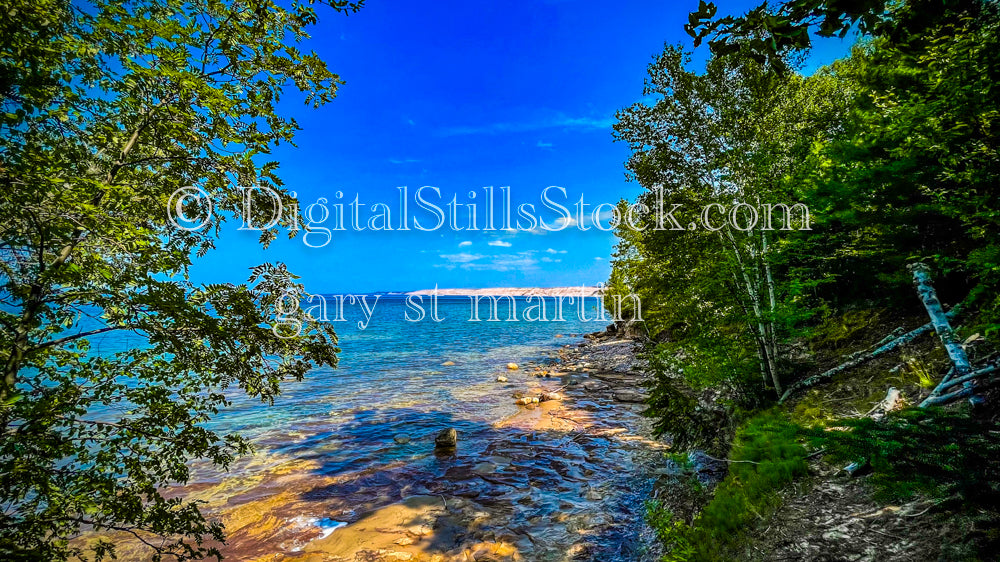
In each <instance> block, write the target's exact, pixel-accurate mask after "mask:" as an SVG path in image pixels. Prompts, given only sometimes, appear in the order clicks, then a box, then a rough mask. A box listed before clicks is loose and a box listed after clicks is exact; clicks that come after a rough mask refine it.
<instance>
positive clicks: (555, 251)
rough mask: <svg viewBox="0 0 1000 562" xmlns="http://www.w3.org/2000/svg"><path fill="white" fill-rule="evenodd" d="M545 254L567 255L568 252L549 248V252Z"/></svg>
mask: <svg viewBox="0 0 1000 562" xmlns="http://www.w3.org/2000/svg"><path fill="white" fill-rule="evenodd" d="M545 252H546V253H548V254H565V253H566V250H555V249H552V248H549V249H548V250H545Z"/></svg>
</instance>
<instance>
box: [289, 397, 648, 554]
mask: <svg viewBox="0 0 1000 562" xmlns="http://www.w3.org/2000/svg"><path fill="white" fill-rule="evenodd" d="M619 413H621V412H619ZM629 413H630V414H632V415H634V413H631V412H629ZM446 428H454V429H456V430H457V431H458V435H459V443H458V447H457V448H456V449H454V450H453V451H444V452H442V451H435V448H434V439H435V437H436V435H437V434H438V432H440V431H441V430H443V429H446ZM318 429H319V428H316V430H310V433H311V432H312V431H315V433H312V434H311V435H309V436H308V437H307V438H305V439H302V440H300V441H297V442H295V443H292V444H286V445H285V446H280V445H278V444H277V443H275V444H274V445H276V446H277V447H276V448H277V449H278V450H280V451H281V452H282V453H285V454H288V455H291V456H294V457H297V458H302V459H308V460H310V461H313V463H314V464H313V466H314V467H315V468H314V469H313V470H312V472H313V473H314V474H315V475H317V476H322V477H328V478H330V477H332V480H333V481H332V482H329V483H324V484H321V485H317V486H315V487H310V488H308V489H304V490H302V491H301V492H300V493H299V495H298V499H299V500H301V501H303V502H307V503H310V504H314V505H313V506H311V507H312V508H313V509H314V511H312V513H316V512H321V514H322V516H323V517H325V518H329V519H332V520H336V521H342V522H346V523H357V522H360V521H363V520H364V519H365V518H367V517H369V516H371V514H372V513H373V512H374V511H375V510H378V509H380V508H383V507H386V506H389V505H391V504H395V503H398V502H401V501H403V500H405V499H407V498H412V497H414V496H437V497H440V498H441V504H442V506H446V507H447V509H446V515H447V516H448V521H449V523H450V525H449V528H447V529H444V528H441V529H435V532H434V533H433V534H432V535H431V536H429V537H428V540H429V542H427V541H425V542H424V543H422V545H423V547H424V548H426V549H428V551H435V552H444V553H449V552H456V551H459V550H461V549H462V548H463V545H468V544H473V543H476V542H485V541H496V542H505V543H509V544H513V545H515V546H516V547H517V549H518V551H519V552H520V553H521V556H522V557H523V558H524V559H526V560H561V559H567V555H566V553H567V552H574V553H575V555H574V556H573V559H577V560H602V561H616V560H622V561H624V560H639V559H641V552H640V550H641V549H640V544H639V541H638V530H639V524H640V522H641V520H642V516H643V500H644V499H645V498H646V497H647V496H648V492H649V489H650V487H651V486H652V480H653V478H652V476H651V475H650V474H648V473H647V474H643V463H642V462H641V459H639V457H641V456H642V455H647V456H648V455H650V452H649V451H648V450H644V449H642V447H639V446H636V445H634V444H632V443H630V442H628V441H621V440H619V439H618V438H617V437H616V435H615V434H613V433H612V434H608V433H609V432H600V431H598V432H585V431H573V430H569V431H561V430H553V429H546V430H538V431H529V430H523V429H518V428H512V427H495V426H493V425H490V424H487V423H483V422H473V421H469V420H467V419H458V418H456V417H454V416H453V415H452V414H450V413H448V412H443V411H432V412H427V411H421V410H416V409H408V408H400V409H389V410H377V411H376V410H360V411H356V412H354V413H353V415H352V417H351V418H350V419H349V420H347V421H344V422H343V423H340V424H338V425H337V426H336V427H335V428H331V429H327V430H322V431H320V430H318ZM397 439H398V440H400V441H406V442H405V443H398V442H397ZM407 439H408V441H407ZM335 532H336V531H335Z"/></svg>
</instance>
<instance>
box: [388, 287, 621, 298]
mask: <svg viewBox="0 0 1000 562" xmlns="http://www.w3.org/2000/svg"><path fill="white" fill-rule="evenodd" d="M403 294H405V295H407V296H411V295H413V296H430V295H434V294H437V295H438V296H442V297H451V296H457V297H475V296H483V297H485V296H492V297H579V296H584V297H599V296H601V294H602V290H601V288H599V287H548V288H545V287H491V288H486V289H422V290H419V291H410V292H408V293H403Z"/></svg>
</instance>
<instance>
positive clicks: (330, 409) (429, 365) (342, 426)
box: [93, 296, 607, 474]
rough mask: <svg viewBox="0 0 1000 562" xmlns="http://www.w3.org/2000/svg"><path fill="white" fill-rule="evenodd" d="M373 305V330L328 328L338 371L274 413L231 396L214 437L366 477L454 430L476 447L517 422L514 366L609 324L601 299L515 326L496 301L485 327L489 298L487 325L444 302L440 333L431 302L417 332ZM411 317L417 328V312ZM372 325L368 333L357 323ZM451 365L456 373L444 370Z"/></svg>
mask: <svg viewBox="0 0 1000 562" xmlns="http://www.w3.org/2000/svg"><path fill="white" fill-rule="evenodd" d="M328 303H329V306H330V309H329V314H328V317H330V318H333V317H334V316H335V314H334V312H333V307H334V300H333V299H332V298H328ZM368 303H369V306H371V305H372V303H375V305H374V308H373V313H372V315H371V317H370V318H369V319H366V318H365V316H364V314H363V313H362V311H361V309H360V307H358V306H349V305H345V307H344V319H343V320H342V321H337V322H332V324H333V326H334V329H335V331H336V333H337V336H338V338H339V343H338V345H339V347H340V349H341V353H340V354H339V364H338V366H337V368H335V369H332V368H329V367H319V368H315V369H313V370H311V371H310V372H309V373H308V374H307V375H306V378H305V379H304V380H303V381H299V382H295V381H291V382H287V383H285V384H284V386H283V389H282V394H281V396H280V397H278V399H277V400H276V401H275V403H274V404H273V405H271V406H268V405H265V404H261V403H260V402H259V401H258V400H253V399H249V398H246V397H245V396H243V395H241V394H239V393H238V391H234V392H233V393H231V398H232V402H233V403H232V405H231V406H230V407H228V408H226V409H224V410H222V411H221V412H220V414H219V415H218V416H216V418H215V419H214V420H213V421H212V422H211V423H210V424H209V425H210V427H211V428H212V429H214V430H217V431H219V432H222V433H229V432H238V433H241V434H243V435H244V436H246V437H249V438H251V439H252V440H253V441H254V442H255V444H256V445H257V446H258V448H259V449H260V450H261V451H262V452H271V453H278V454H281V455H282V456H286V457H288V456H290V457H294V458H296V459H313V458H321V459H322V461H323V465H324V467H325V469H324V470H325V471H326V472H327V473H328V474H338V473H342V472H345V471H357V470H362V469H364V468H366V467H368V466H370V465H373V464H377V463H385V462H389V461H393V460H398V459H401V458H408V457H410V456H412V455H415V454H417V452H418V451H419V450H420V449H421V446H420V442H419V440H420V439H421V438H427V437H428V436H433V434H435V433H436V432H437V431H440V430H441V429H444V428H446V427H455V428H456V429H458V430H459V432H460V433H462V434H463V439H475V438H476V436H477V433H479V432H480V430H481V428H483V427H485V425H484V424H489V423H492V422H495V421H498V420H500V419H503V418H505V417H507V416H509V415H511V414H513V413H515V412H516V411H517V406H515V405H514V404H513V400H511V399H508V398H509V392H507V391H504V392H503V395H504V399H498V397H497V394H498V384H497V382H496V377H497V375H498V374H500V373H502V372H505V371H506V364H507V363H509V362H514V363H523V362H524V361H529V360H534V361H542V360H545V357H546V352H550V354H551V352H553V351H555V350H557V349H558V348H559V347H561V346H563V345H567V344H575V343H576V342H578V341H581V340H580V338H579V336H581V335H582V334H583V333H586V332H593V331H598V330H602V329H604V327H605V326H606V325H607V321H599V320H595V318H596V317H597V316H598V314H599V306H598V305H599V301H598V299H596V298H587V299H585V301H584V308H583V313H582V315H581V313H580V308H579V307H578V306H575V305H572V304H571V303H570V301H569V299H566V300H565V301H564V305H563V314H562V318H563V321H545V322H530V321H525V320H524V319H523V313H524V311H525V308H526V306H527V305H528V304H529V303H527V302H526V301H525V299H523V298H519V299H516V311H517V315H518V321H509V320H507V318H508V317H509V316H508V314H509V309H508V304H507V301H506V300H501V302H500V307H499V311H498V314H499V318H500V320H498V321H488V320H487V319H488V318H489V317H490V310H489V301H488V299H483V300H481V301H480V302H479V314H478V317H479V318H480V321H470V318H471V316H472V314H471V303H470V299H469V298H467V297H441V298H440V299H439V308H438V317H439V318H442V321H441V322H435V321H433V320H432V319H431V317H430V304H429V303H430V299H429V298H427V297H425V298H424V308H425V309H426V312H427V316H426V317H425V318H424V319H423V320H422V321H420V322H410V321H407V320H406V319H405V318H406V316H405V314H406V313H407V311H408V309H407V307H406V305H405V301H404V299H403V298H402V297H399V296H381V297H380V298H379V299H378V301H377V303H376V301H375V298H374V296H369V297H368ZM533 303H537V299H536V300H535V301H533ZM546 304H547V308H546V314H547V317H548V318H550V320H551V319H552V318H554V317H555V313H554V311H555V305H554V300H553V299H551V298H548V299H546ZM307 307H308V305H304V306H303V308H307ZM317 314H318V313H317ZM409 314H410V317H411V318H414V317H415V311H414V310H413V309H412V308H411V309H409ZM532 317H533V318H534V317H535V316H534V315H533V316H532ZM582 318H586V319H587V320H586V321H584V320H583V319H582ZM366 320H367V326H366V327H365V329H361V328H360V327H359V325H358V323H359V322H365V321H366ZM557 334H561V335H563V336H565V337H563V338H557V337H556V335H557ZM134 345H141V340H140V339H139V338H138V337H137V336H135V335H134V334H128V333H126V334H107V335H104V336H98V337H96V338H94V340H93V349H94V350H95V351H97V352H99V353H112V352H115V351H119V350H122V349H127V348H129V347H130V346H134ZM446 361H451V362H453V363H454V365H451V366H444V365H442V364H443V363H445V362H446ZM400 433H405V434H407V436H408V437H410V438H411V440H412V442H411V444H410V445H409V446H404V447H399V446H398V445H397V444H396V443H395V441H393V437H394V436H395V435H397V434H400Z"/></svg>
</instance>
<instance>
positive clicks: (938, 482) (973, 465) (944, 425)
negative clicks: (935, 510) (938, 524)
mask: <svg viewBox="0 0 1000 562" xmlns="http://www.w3.org/2000/svg"><path fill="white" fill-rule="evenodd" d="M837 426H838V429H836V430H832V431H831V430H830V429H829V428H824V427H822V426H816V427H813V428H811V429H809V430H806V431H805V432H804V433H805V434H806V435H808V436H809V437H810V439H811V441H812V442H813V444H814V445H816V446H817V447H820V448H823V449H825V450H826V458H827V459H828V460H833V461H835V462H839V463H846V462H859V461H867V462H868V463H869V464H870V465H871V468H872V476H871V478H870V479H869V481H870V482H871V483H872V484H873V485H874V486H875V490H876V499H880V500H883V501H898V500H905V499H908V498H910V497H912V496H913V495H914V494H915V493H923V494H927V495H930V496H937V497H948V496H952V495H954V496H957V497H959V498H961V499H962V500H963V502H966V503H967V504H968V505H986V506H989V505H1000V435H998V434H997V432H996V431H995V429H996V428H995V427H985V426H984V422H983V421H982V420H979V419H976V418H974V417H972V416H970V415H968V414H967V413H964V412H955V411H949V410H943V409H937V408H933V409H919V408H909V409H906V410H902V411H899V412H893V413H891V414H889V415H887V416H886V417H885V418H883V419H882V420H879V421H876V420H874V419H871V418H858V419H844V420H839V421H838V422H837Z"/></svg>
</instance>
